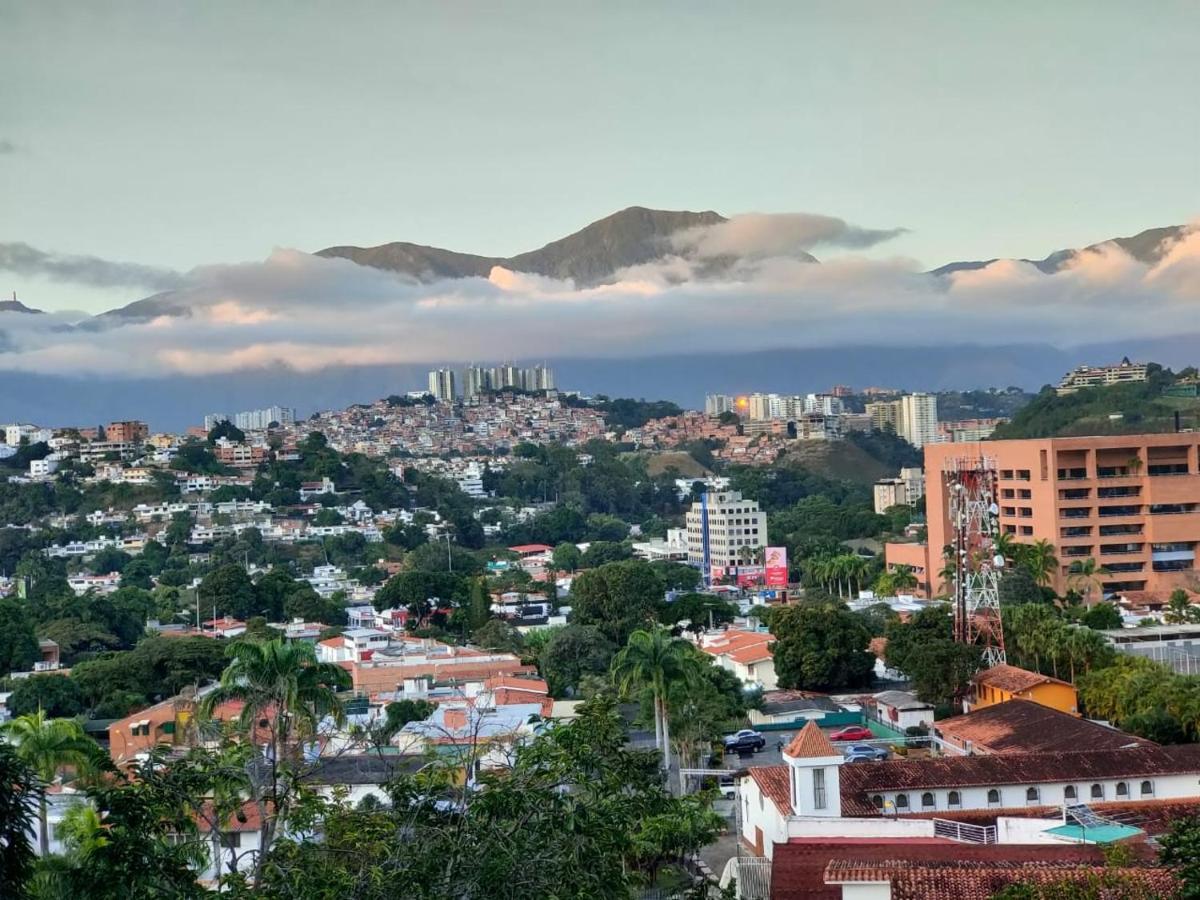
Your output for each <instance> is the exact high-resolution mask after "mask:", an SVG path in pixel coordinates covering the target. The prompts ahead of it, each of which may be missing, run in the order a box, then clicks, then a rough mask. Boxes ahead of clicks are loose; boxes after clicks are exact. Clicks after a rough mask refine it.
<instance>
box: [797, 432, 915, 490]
mask: <svg viewBox="0 0 1200 900" xmlns="http://www.w3.org/2000/svg"><path fill="white" fill-rule="evenodd" d="M779 462H780V463H782V464H783V465H788V466H796V467H797V468H802V469H805V470H806V471H809V472H812V473H813V474H815V475H822V476H824V477H826V478H836V479H844V480H846V481H853V482H855V483H857V484H863V485H871V484H874V483H875V482H876V481H878V480H879V479H880V478H888V477H890V476H893V475H895V474H896V471H895V470H894V469H893V468H892V467H891V466H889V465H887V464H886V463H883V462H880V461H879V460H878V459H876V458H875V457H873V456H871V455H870V454H869V453H867V452H866V451H865V450H863V449H862V448H860V447H859V446H857V445H856V444H854V443H852V442H851V441H796V442H795V443H794V444H793V445H792V446H791V447H790V448H788V451H787V452H786V453H785V454H784V455H783V456H782V457H781V458H780V460H779Z"/></svg>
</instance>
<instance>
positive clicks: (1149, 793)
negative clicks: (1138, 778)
mask: <svg viewBox="0 0 1200 900" xmlns="http://www.w3.org/2000/svg"><path fill="white" fill-rule="evenodd" d="M1142 796H1143V797H1153V796H1154V785H1153V784H1152V783H1151V782H1149V781H1143V782H1142Z"/></svg>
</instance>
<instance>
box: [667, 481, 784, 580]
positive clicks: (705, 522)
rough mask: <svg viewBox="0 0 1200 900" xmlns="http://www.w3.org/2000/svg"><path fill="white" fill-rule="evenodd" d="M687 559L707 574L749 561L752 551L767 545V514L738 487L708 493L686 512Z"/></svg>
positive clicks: (750, 562) (750, 560)
mask: <svg viewBox="0 0 1200 900" xmlns="http://www.w3.org/2000/svg"><path fill="white" fill-rule="evenodd" d="M687 540H688V562H689V563H690V564H691V565H693V566H698V567H699V568H700V569H701V570H702V571H703V572H704V573H705V574H706V575H711V574H712V570H713V569H722V570H723V569H726V568H729V567H730V566H739V565H750V564H752V563H753V562H754V560H753V558H749V557H748V554H746V552H745V549H746V548H749V550H750V551H751V552H753V551H755V550H757V549H759V548H760V547H765V546H767V514H766V513H765V512H763V511H762V510H761V509H759V508H758V503H757V501H754V500H745V499H743V498H742V495H741V494H739V493H737V492H736V491H720V492H717V493H708V494H705V495H704V496H703V497H702V498H701V499H700V500H698V501H696V502H695V503H693V504H692V508H691V510H690V511H689V512H688V514H687Z"/></svg>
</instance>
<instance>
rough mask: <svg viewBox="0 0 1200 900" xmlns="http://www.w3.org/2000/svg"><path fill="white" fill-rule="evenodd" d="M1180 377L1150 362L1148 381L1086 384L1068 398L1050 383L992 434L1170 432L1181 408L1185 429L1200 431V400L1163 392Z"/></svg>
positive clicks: (1192, 371) (1061, 435) (1066, 434)
mask: <svg viewBox="0 0 1200 900" xmlns="http://www.w3.org/2000/svg"><path fill="white" fill-rule="evenodd" d="M1194 371H1195V370H1191V369H1189V370H1185V372H1184V373H1181V374H1192V373H1194ZM1177 377H1178V376H1176V375H1175V374H1174V373H1173V372H1171V370H1170V369H1164V368H1163V367H1162V366H1159V365H1157V364H1155V363H1151V364H1150V373H1149V379H1148V380H1147V381H1145V382H1142V383H1140V384H1118V385H1111V386H1109V387H1094V388H1086V389H1084V390H1081V391H1077V392H1076V393H1074V394H1067V395H1066V396H1063V397H1060V396H1058V394H1057V393H1055V390H1054V388H1053V387H1049V386H1047V387H1044V388H1042V391H1041V393H1040V394H1038V395H1037V396H1036V397H1035V398H1034V399H1033V400H1032V401H1030V403H1029V404H1028V405H1026V406H1025V407H1023V408H1022V409H1021V410H1020V411H1019V412H1017V414H1016V415H1015V416H1013V419H1012V421H1011V422H1009V423H1008V424H1007V425H1001V426H1000V427H999V428H997V429H996V432H995V434H994V435H993V436H992V437H993V439H995V440H1002V439H1005V438H1037V437H1078V436H1082V435H1094V434H1146V433H1154V432H1169V431H1174V430H1175V413H1176V412H1178V413H1179V418H1180V427H1181V428H1185V429H1200V398H1196V397H1166V396H1163V391H1164V389H1166V388H1168V387H1170V386H1171V385H1172V384H1174V383H1175V381H1176V379H1177Z"/></svg>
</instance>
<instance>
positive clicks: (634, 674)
mask: <svg viewBox="0 0 1200 900" xmlns="http://www.w3.org/2000/svg"><path fill="white" fill-rule="evenodd" d="M698 668H699V661H698V660H697V658H696V651H695V649H694V648H693V647H692V645H691V644H689V643H688V642H687V641H685V640H682V639H680V638H673V637H671V633H670V632H669V631H667V629H665V628H655V629H654V630H652V631H641V630H639V631H635V632H634V633H633V634H631V635H630V636H629V642H628V643H627V644H626V645H625V647H624V649H622V650H621V651H620V652H619V653H617V655H616V656H615V657H614V658H613V661H612V674H613V679H614V680H615V681H616V683H617V685H618V686H619V687H620V689H621V691H622V692H623V693H628V692H629V691H630V690H632V689H635V688H649V689H650V692H651V694H652V696H653V700H654V742H655V745H656V746H658V747H659V748H661V749H662V754H663V768H669V767H670V765H671V724H670V717H669V714H668V710H667V695H668V692H669V691H670V689H671V685H673V684H676V683H679V682H691V681H693V680H694V679H695V678H696V673H697V670H698Z"/></svg>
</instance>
